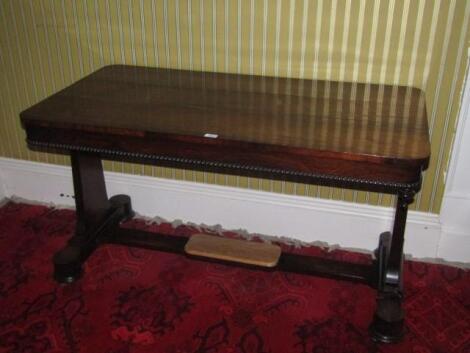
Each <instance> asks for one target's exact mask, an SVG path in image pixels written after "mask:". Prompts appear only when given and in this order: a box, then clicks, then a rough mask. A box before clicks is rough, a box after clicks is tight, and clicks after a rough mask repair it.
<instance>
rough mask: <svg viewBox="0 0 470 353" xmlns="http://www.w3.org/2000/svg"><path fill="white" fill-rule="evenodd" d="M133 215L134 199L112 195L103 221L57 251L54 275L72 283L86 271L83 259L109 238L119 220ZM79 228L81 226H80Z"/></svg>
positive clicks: (54, 260) (77, 234)
mask: <svg viewBox="0 0 470 353" xmlns="http://www.w3.org/2000/svg"><path fill="white" fill-rule="evenodd" d="M133 215H134V212H133V210H132V206H131V199H130V198H129V196H127V195H116V196H113V197H111V198H110V199H109V210H108V212H107V215H106V216H105V217H103V218H102V219H101V221H99V222H97V223H95V224H94V225H93V226H91V227H89V228H87V230H86V231H85V232H84V233H83V232H82V231H77V232H76V234H75V236H73V237H72V238H71V239H70V240H69V242H68V244H67V245H66V246H65V247H64V248H63V249H62V250H60V251H58V252H57V253H56V254H55V255H54V259H53V262H54V279H55V280H56V281H57V282H59V283H72V282H74V281H76V280H77V279H79V278H80V277H81V275H82V273H83V263H84V262H85V261H86V260H87V258H88V257H89V256H90V255H91V254H92V253H93V252H94V251H95V249H96V248H97V247H98V246H99V245H100V244H102V243H105V242H107V241H108V240H109V237H110V236H112V235H113V228H114V229H115V228H116V227H117V226H118V225H119V223H120V222H122V221H123V220H126V219H129V218H131V217H132V216H133ZM78 229H80V228H78Z"/></svg>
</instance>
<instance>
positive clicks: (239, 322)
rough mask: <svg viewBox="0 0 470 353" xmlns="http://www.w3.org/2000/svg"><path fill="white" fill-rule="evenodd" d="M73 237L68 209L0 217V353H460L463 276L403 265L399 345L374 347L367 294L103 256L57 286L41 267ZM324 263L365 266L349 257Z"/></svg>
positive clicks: (13, 209)
mask: <svg viewBox="0 0 470 353" xmlns="http://www.w3.org/2000/svg"><path fill="white" fill-rule="evenodd" d="M130 226H133V227H139V228H147V229H152V230H158V231H160V232H168V233H171V234H175V235H177V236H187V235H189V234H192V233H194V232H195V231H196V230H195V229H192V228H190V227H186V226H181V227H178V228H176V229H174V228H172V227H171V225H169V224H161V225H147V224H144V223H143V222H133V223H132V224H131V225H130ZM73 227H74V212H73V211H70V210H55V209H50V208H46V207H43V206H31V205H25V204H15V203H8V204H6V205H5V206H3V207H2V208H0V269H1V271H0V352H28V353H36V352H100V353H101V352H103V353H130V352H152V353H222V352H224V353H225V352H227V353H229V352H230V353H336V352H345V353H346V352H347V353H361V352H413V353H428V352H442V353H453V352H462V353H463V352H465V353H469V352H470V272H469V271H463V270H460V269H457V268H452V267H447V266H441V265H431V264H424V263H421V262H406V264H405V288H406V302H405V307H406V311H407V327H408V333H407V335H406V339H405V340H404V342H402V343H400V344H396V345H376V344H374V343H373V342H371V341H370V340H369V338H368V335H367V326H368V323H369V320H370V318H371V316H372V313H373V308H374V291H373V290H372V289H370V288H368V287H366V286H363V285H358V284H352V283H348V282H340V281H334V280H328V279H321V278H315V277H307V276H302V275H293V274H286V273H280V272H272V273H266V272H258V271H252V270H247V269H240V268H236V267H229V266H223V265H215V264H209V263H205V262H198V261H194V260H189V259H186V258H185V257H183V256H177V255H171V254H164V253H158V252H152V251H147V250H137V249H127V248H124V247H118V246H105V247H102V248H101V249H99V250H98V251H97V252H96V253H95V254H94V255H93V256H92V257H91V258H90V259H89V261H88V265H87V268H86V275H85V277H84V278H83V279H82V280H80V281H78V282H77V283H74V284H72V285H68V286H60V285H57V284H56V283H55V282H53V281H52V279H51V271H52V266H51V256H52V254H53V253H54V252H55V251H56V250H58V249H59V248H60V247H61V246H62V245H63V244H64V243H65V241H66V240H67V239H68V237H69V236H70V234H71V233H72V230H73ZM227 235H228V236H234V234H231V233H227ZM299 251H301V252H303V253H315V254H318V253H320V252H321V251H320V250H319V249H318V248H304V249H301V250H299ZM324 255H325V256H332V257H335V258H343V259H348V260H350V261H368V258H367V257H366V256H364V255H358V254H354V253H351V252H341V251H335V252H333V253H328V254H324Z"/></svg>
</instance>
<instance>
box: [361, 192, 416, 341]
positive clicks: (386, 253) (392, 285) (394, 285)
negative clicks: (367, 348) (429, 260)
mask: <svg viewBox="0 0 470 353" xmlns="http://www.w3.org/2000/svg"><path fill="white" fill-rule="evenodd" d="M413 197H414V191H411V190H404V191H402V192H400V193H399V194H398V199H397V206H396V211H395V221H394V225H393V231H392V234H390V233H389V232H387V233H383V234H382V235H381V236H380V243H379V248H378V250H377V252H376V254H377V257H378V259H377V265H378V276H377V277H378V279H377V290H378V293H377V309H376V311H375V314H374V318H373V321H372V324H371V325H370V327H369V331H370V333H371V336H372V339H374V340H375V341H379V342H390V343H391V342H397V341H399V340H400V339H401V338H402V337H403V334H404V330H405V324H404V316H405V315H404V310H403V308H402V299H403V276H402V263H403V243H404V234H405V225H406V216H407V213H408V205H409V204H410V203H411V202H413Z"/></svg>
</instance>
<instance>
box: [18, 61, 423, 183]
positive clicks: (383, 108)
mask: <svg viewBox="0 0 470 353" xmlns="http://www.w3.org/2000/svg"><path fill="white" fill-rule="evenodd" d="M423 107H425V102H424V94H423V93H422V92H421V91H420V90H418V89H415V88H410V87H401V86H384V85H372V84H371V85H368V84H354V83H339V82H330V81H311V80H299V79H285V78H272V77H260V76H247V75H233V74H220V73H207V72H194V71H184V70H170V69H154V68H143V67H134V66H107V67H104V68H103V69H101V70H98V71H97V72H95V73H93V74H91V75H89V76H87V77H85V78H84V79H82V80H80V81H78V82H77V83H75V84H73V85H72V86H70V87H68V88H66V89H64V90H62V91H60V92H58V93H57V94H55V95H53V96H51V97H49V98H47V99H46V100H44V101H42V102H40V103H38V104H37V105H35V106H33V107H31V108H30V109H27V110H26V111H24V112H22V113H21V119H22V123H23V126H24V127H25V128H26V132H27V137H28V139H29V140H34V141H39V142H40V141H48V142H54V143H56V144H69V145H70V144H74V145H81V146H86V147H99V148H106V149H108V150H113V149H115V150H117V151H122V152H129V153H132V154H138V153H146V154H155V155H163V156H169V157H178V158H191V159H198V160H210V161H213V162H219V163H221V162H223V163H235V164H243V165H248V166H251V167H253V168H256V167H260V166H261V167H265V168H282V169H285V170H288V171H301V172H307V173H321V174H327V175H335V176H347V175H350V176H353V177H358V178H364V179H368V180H373V181H385V182H389V181H396V182H415V181H417V180H419V178H420V175H421V171H422V170H423V169H425V168H426V167H427V164H428V161H429V154H430V147H429V138H428V126H427V118H426V110H425V109H423ZM207 134H211V135H212V136H215V137H216V138H208V137H207Z"/></svg>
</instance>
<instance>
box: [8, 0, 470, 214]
mask: <svg viewBox="0 0 470 353" xmlns="http://www.w3.org/2000/svg"><path fill="white" fill-rule="evenodd" d="M469 16H470V1H466V0H316V1H314V0H311V1H309V0H256V1H255V0H174V1H172V0H155V1H147V0H77V1H68V0H62V1H59V0H35V1H32V0H30V1H27V0H0V155H1V156H5V157H10V158H19V159H27V160H32V161H41V162H48V163H56V164H68V163H69V161H68V159H67V158H66V157H64V156H59V155H53V154H46V153H36V152H32V151H29V150H28V149H27V148H26V145H25V142H24V133H23V131H22V129H21V127H20V124H19V119H18V113H19V112H20V111H21V110H23V109H25V108H26V107H28V106H30V105H32V104H33V103H36V102H38V101H39V100H41V99H42V98H44V97H46V96H48V95H50V94H52V93H54V92H56V91H57V90H59V89H61V88H63V87H65V86H67V85H69V84H70V83H72V82H73V81H75V80H77V79H79V78H81V77H82V76H84V75H86V74H88V73H90V72H92V71H94V70H96V69H97V68H99V67H101V66H104V65H107V64H112V63H126V64H136V65H144V66H158V67H171V68H184V69H192V70H206V71H224V72H238V73H251V74H262V75H275V76H289V77H303V78H319V79H331V80H340V81H359V82H380V83H393V84H402V85H413V86H416V87H419V88H422V89H423V90H424V91H425V92H426V99H427V111H428V119H429V125H430V130H431V131H430V134H431V140H432V160H431V164H430V168H429V170H428V171H427V172H426V174H425V178H424V184H423V190H422V192H421V193H420V194H419V196H418V197H417V200H416V202H415V203H414V205H413V208H414V209H418V210H421V211H425V212H434V213H438V212H439V209H440V205H441V201H442V195H443V191H444V172H445V170H446V168H447V164H448V159H449V152H450V149H451V144H452V141H453V136H454V133H455V126H456V117H457V115H458V110H459V102H460V94H461V89H462V83H463V78H464V73H465V68H466V64H467V52H468V47H469V41H470V31H469ZM105 168H106V169H108V170H113V171H118V172H121V171H122V172H127V173H134V174H146V175H154V176H159V177H167V178H176V179H185V180H194V181H199V182H207V183H217V184H221V185H231V186H239V187H249V188H253V189H262V190H269V191H274V192H283V193H288V194H299V195H310V196H318V197H323V198H333V199H340V200H347V201H355V202H367V203H370V204H380V205H384V206H390V205H392V202H393V198H392V197H390V196H388V195H382V194H375V193H365V192H354V191H349V190H341V189H334V188H326V187H315V186H307V185H302V184H294V183H283V182H277V181H270V180H258V179H253V178H245V177H235V176H225V175H216V174H210V173H202V172H192V171H184V170H176V169H169V168H160V167H150V166H145V167H144V166H140V165H134V164H124V163H118V162H105Z"/></svg>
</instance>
